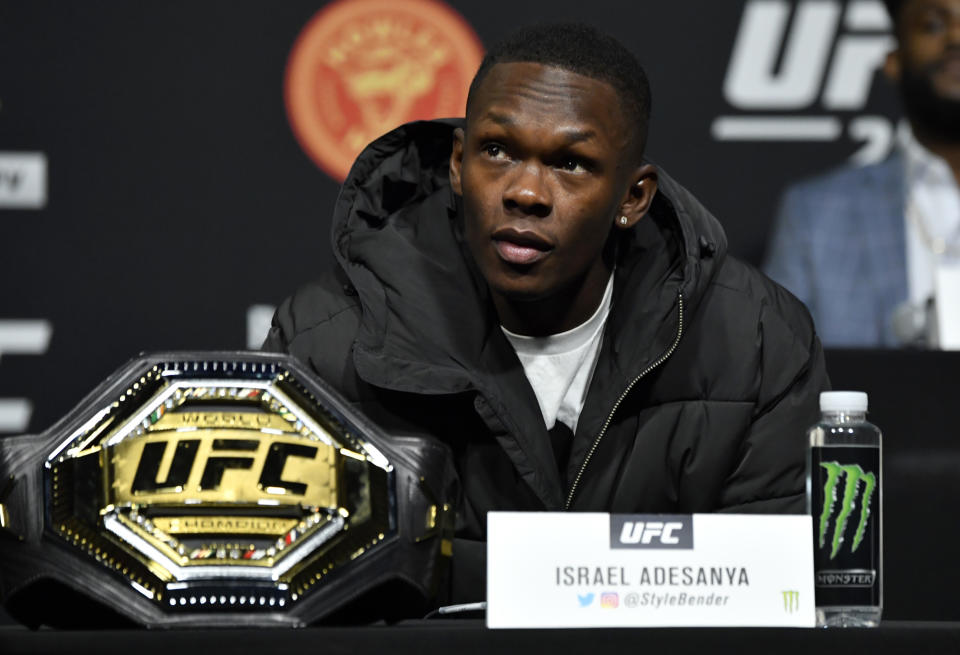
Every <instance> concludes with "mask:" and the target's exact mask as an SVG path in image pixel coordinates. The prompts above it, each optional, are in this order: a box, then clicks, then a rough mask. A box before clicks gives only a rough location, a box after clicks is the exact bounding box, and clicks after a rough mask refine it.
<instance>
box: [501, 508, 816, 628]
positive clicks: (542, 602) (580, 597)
mask: <svg viewBox="0 0 960 655" xmlns="http://www.w3.org/2000/svg"><path fill="white" fill-rule="evenodd" d="M811 521H812V519H811V517H809V516H783V515H744V514H693V515H689V514H686V515H659V514H592V513H591V514H587V513H561V512H491V513H489V514H488V515H487V626H488V627H491V628H588V627H639V626H646V627H678V626H702V627H708V626H768V627H769V626H786V627H813V626H814V595H813V594H814V592H813V537H812V535H813V526H812V522H811Z"/></svg>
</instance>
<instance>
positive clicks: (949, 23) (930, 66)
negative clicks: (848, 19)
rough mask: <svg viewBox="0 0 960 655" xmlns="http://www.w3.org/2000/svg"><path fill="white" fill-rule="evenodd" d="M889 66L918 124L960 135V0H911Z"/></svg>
mask: <svg viewBox="0 0 960 655" xmlns="http://www.w3.org/2000/svg"><path fill="white" fill-rule="evenodd" d="M897 31H898V37H899V47H898V48H897V50H895V51H894V52H892V53H890V55H889V56H888V57H887V62H886V65H885V67H884V68H885V71H886V73H887V75H888V76H889V77H890V78H892V79H893V80H894V81H895V82H897V83H898V85H899V86H900V96H901V98H902V100H903V104H904V108H905V109H906V112H907V115H908V116H909V118H910V122H911V124H912V125H913V126H914V129H915V130H920V132H924V133H926V134H928V135H930V136H934V137H937V138H940V139H944V140H949V141H957V140H960V0H910V1H908V2H907V3H906V5H904V7H903V9H902V10H901V13H900V16H899V20H898V30H897Z"/></svg>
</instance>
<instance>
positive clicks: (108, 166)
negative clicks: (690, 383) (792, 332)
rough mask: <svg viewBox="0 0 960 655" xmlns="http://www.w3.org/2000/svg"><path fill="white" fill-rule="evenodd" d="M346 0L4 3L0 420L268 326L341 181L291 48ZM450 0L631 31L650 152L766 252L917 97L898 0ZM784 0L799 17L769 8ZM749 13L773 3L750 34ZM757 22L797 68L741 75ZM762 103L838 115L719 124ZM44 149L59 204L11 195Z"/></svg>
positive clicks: (472, 18)
mask: <svg viewBox="0 0 960 655" xmlns="http://www.w3.org/2000/svg"><path fill="white" fill-rule="evenodd" d="M398 1H399V0H398ZM325 4H326V3H324V2H320V1H317V0H309V1H308V0H284V2H268V1H267V0H206V1H204V2H195V1H192V0H191V1H188V0H165V1H164V2H151V3H142V2H128V1H127V0H109V1H108V0H102V1H97V2H94V1H87V2H72V1H68V0H63V1H62V2H53V1H51V0H41V1H34V0H31V1H27V0H19V1H17V0H2V2H0V273H2V279H3V282H2V287H0V288H2V292H0V414H2V413H3V411H5V410H4V408H5V407H6V408H7V409H6V411H7V412H8V413H7V415H6V416H7V419H6V422H5V424H4V425H0V432H3V431H6V432H20V431H39V430H42V429H44V428H45V427H47V426H48V425H49V424H51V423H52V422H53V421H54V420H55V419H56V418H58V417H59V416H61V415H62V414H63V413H65V412H66V411H67V410H68V409H69V408H70V407H71V406H72V405H73V404H74V403H76V402H77V401H78V400H79V399H80V398H81V397H82V396H83V395H84V394H85V393H86V392H87V391H88V390H90V389H92V388H93V387H94V386H95V384H96V383H97V382H98V381H99V380H101V379H102V378H104V377H105V376H106V375H107V374H108V373H110V372H111V371H112V370H114V369H115V368H116V367H118V366H119V365H120V364H121V363H122V362H123V361H125V360H126V359H127V358H129V357H131V356H132V355H134V354H136V353H137V352H138V351H142V350H159V349H188V348H189V349H207V348H222V349H237V348H243V347H246V346H247V344H248V343H256V342H258V341H259V339H260V330H262V326H261V327H259V328H249V329H248V318H251V317H255V316H256V315H257V314H256V311H253V312H251V307H253V306H256V305H266V306H272V305H275V304H277V303H278V302H279V301H280V300H281V299H282V298H283V297H284V296H286V295H287V294H289V293H290V292H291V291H292V290H293V289H294V288H296V287H297V286H298V285H299V284H301V283H303V282H304V281H306V280H308V279H310V278H312V277H315V276H316V275H317V274H318V272H319V271H321V270H323V269H324V268H326V267H327V266H328V264H329V262H330V261H331V256H330V254H329V246H328V229H329V214H330V209H331V207H332V204H333V201H334V199H335V196H336V193H337V188H338V186H337V182H336V181H335V180H333V179H331V178H330V177H328V176H327V175H326V174H325V173H324V172H322V171H321V170H320V169H319V168H318V167H317V166H316V165H315V164H314V163H313V161H312V160H311V159H310V158H309V157H308V156H307V155H306V154H305V153H304V151H303V150H301V148H300V146H299V145H298V143H297V141H296V139H295V138H294V136H293V134H292V131H291V129H290V126H289V123H288V120H287V116H286V112H285V109H284V98H283V79H284V70H285V66H286V63H287V59H288V56H289V54H290V51H291V47H292V45H293V43H294V41H295V39H296V37H297V35H298V34H299V33H300V31H301V30H302V29H303V27H304V26H305V25H306V24H307V22H308V21H309V19H310V18H311V17H312V16H313V15H314V14H315V13H316V12H317V11H318V10H319V9H321V8H322V7H323V6H324V5H325ZM448 4H449V5H450V6H451V7H453V8H454V9H455V10H456V11H457V12H459V13H460V14H461V15H462V16H463V17H464V19H465V20H466V21H467V23H469V24H470V25H471V26H472V28H473V29H474V30H475V31H476V33H477V34H478V36H479V38H480V39H481V41H483V42H484V43H490V42H492V41H494V40H496V39H498V38H499V37H501V36H503V35H504V34H506V33H507V32H508V31H509V30H511V29H512V28H513V27H514V26H516V25H517V24H522V23H529V22H534V21H538V20H567V19H573V20H582V21H587V22H590V23H593V24H595V25H597V26H598V27H600V28H601V29H604V30H606V31H608V32H610V33H612V34H613V35H615V36H616V37H618V38H619V39H621V40H622V41H623V42H624V43H626V44H627V45H628V46H629V47H630V48H631V49H633V50H634V51H635V52H636V53H637V55H638V56H639V57H640V58H641V61H643V62H644V65H645V67H646V68H647V70H648V72H649V76H650V79H651V83H652V87H653V94H654V103H653V121H652V136H651V139H650V144H649V148H648V153H649V156H650V157H651V158H652V159H654V160H655V161H656V162H657V163H659V164H660V165H662V166H663V167H664V168H665V169H667V170H668V171H669V172H670V173H671V174H672V175H673V176H674V177H676V178H678V179H679V180H681V181H682V182H683V183H684V184H685V185H686V186H688V187H689V188H690V189H692V190H693V191H694V193H696V194H697V195H698V196H699V197H700V199H701V200H702V201H703V202H704V203H705V204H706V205H707V206H708V207H710V208H711V209H712V210H713V211H714V213H715V214H716V215H717V216H718V217H719V218H720V219H721V221H722V222H723V224H724V226H725V228H726V230H727V233H728V236H729V239H730V243H731V249H732V251H733V252H734V253H736V254H738V255H740V256H741V257H743V258H745V259H747V260H748V261H751V262H753V263H759V261H760V259H761V256H762V251H763V247H764V244H765V241H766V238H767V234H768V231H769V225H770V221H771V218H772V214H773V212H774V210H775V205H776V200H777V197H778V195H779V193H780V192H781V190H782V189H783V187H784V185H785V184H786V183H788V181H790V180H794V179H797V178H799V177H802V176H805V175H809V174H811V173H814V172H817V171H820V170H822V169H824V168H827V167H829V166H833V165H837V164H840V163H843V162H845V161H846V160H848V159H849V158H850V157H851V156H852V155H855V154H856V153H858V152H860V151H861V148H862V147H863V143H862V142H861V141H862V139H861V140H858V139H855V138H852V137H851V136H850V132H851V131H856V130H855V129H854V127H853V126H854V125H856V121H857V119H858V118H859V117H862V116H879V117H881V120H879V122H877V121H874V123H875V124H877V125H879V128H876V129H875V134H876V135H877V139H878V141H877V142H876V143H874V145H873V146H872V147H873V149H874V150H875V152H874V153H873V156H877V155H878V154H882V152H883V151H884V143H883V138H882V137H883V136H884V130H885V129H887V128H889V126H890V125H891V122H890V121H889V120H887V119H884V118H882V117H889V116H892V115H894V114H895V112H896V108H895V101H894V93H893V92H892V90H891V89H889V88H888V86H887V85H886V84H885V82H883V80H882V79H881V78H880V76H879V74H877V75H874V73H873V71H874V69H875V68H876V66H875V64H876V61H874V60H870V59H869V57H868V53H869V52H874V54H875V53H876V51H877V50H878V49H883V48H885V47H886V46H887V45H889V39H890V37H889V30H888V27H887V26H886V25H885V15H884V14H883V12H882V9H881V7H882V4H881V3H880V2H879V1H878V0H855V1H854V0H850V1H845V0H833V1H831V0H826V1H825V2H824V1H820V2H810V1H809V0H795V1H793V2H787V1H786V0H783V1H782V2H781V1H779V0H723V1H722V2H718V1H717V0H677V1H674V2H652V1H650V2H634V3H624V2H620V1H616V0H593V1H592V2H590V3H584V2H581V1H572V0H553V1H552V2H516V1H515V0H485V1H484V2H467V1H450V2H448ZM781 9H783V10H786V11H788V14H786V15H784V16H782V18H784V19H785V20H786V22H784V23H783V24H782V25H781V26H786V28H787V30H785V31H784V30H780V31H778V30H776V29H772V28H771V25H773V26H776V25H780V24H779V23H776V20H778V18H777V17H778V16H779V14H778V12H779V11H780V10H781ZM747 14H750V15H751V16H753V19H756V20H758V21H760V22H758V23H757V25H758V26H760V28H762V27H763V26H762V25H761V22H762V20H761V19H765V20H767V21H774V22H773V23H770V22H768V23H767V24H766V28H763V29H760V28H758V31H757V32H756V33H754V34H753V36H754V37H755V38H753V39H752V40H751V39H748V38H747V36H748V35H747V22H746V21H745V16H746V15H747ZM803 29H807V30H810V31H809V32H807V33H803V32H802V30H803ZM738 34H739V36H740V41H741V43H740V45H741V46H742V47H744V48H746V49H745V50H744V52H745V53H746V54H745V58H744V60H743V61H744V62H745V63H746V64H749V63H750V62H754V63H756V62H757V61H767V60H766V59H764V53H763V51H762V46H763V43H762V41H763V38H762V37H763V35H764V34H766V35H771V37H770V38H772V39H775V40H776V44H775V45H777V47H776V48H775V49H774V50H773V51H771V53H770V54H771V57H770V58H769V62H768V63H769V65H770V66H769V67H772V68H771V71H772V73H773V74H774V75H776V74H778V71H779V72H780V74H782V76H787V74H788V73H789V74H791V75H794V74H795V75H796V77H795V78H792V79H794V82H795V83H793V84H792V86H791V85H789V84H788V85H786V86H784V87H782V88H775V85H767V87H764V86H763V84H760V83H756V84H753V85H752V86H751V85H750V83H749V82H750V80H749V79H746V81H744V79H745V78H749V74H748V73H749V71H747V72H746V73H744V76H745V78H744V79H739V78H738V79H739V82H736V80H734V82H735V83H731V85H732V86H731V85H728V86H727V87H725V80H727V79H728V73H729V72H730V68H731V58H732V53H733V52H734V50H735V44H736V43H737V42H738ZM786 34H792V35H794V36H796V40H797V43H796V44H793V45H798V44H799V45H800V46H801V47H797V48H796V49H795V50H796V51H795V52H794V51H793V50H791V47H790V45H791V44H790V42H789V39H786V38H783V37H784V35H786ZM782 41H784V42H786V43H787V46H788V47H787V48H783V47H780V45H779V44H780V42H782ZM747 46H749V48H748V47H747ZM750 48H752V50H751V49H750ZM821 56H822V57H821ZM858 58H859V59H858ZM865 58H866V59H865ZM874 59H875V57H874ZM858 62H860V63H859V64H858ZM864 62H865V63H864ZM821 63H822V66H821ZM858 66H859V68H858ZM747 68H749V66H747ZM788 69H789V70H788ZM860 69H863V70H866V71H867V73H868V74H869V75H868V76H867V77H866V78H865V79H866V82H867V84H866V85H865V86H864V88H863V89H862V92H861V91H858V90H857V86H856V84H855V82H856V79H857V77H856V75H855V74H854V75H853V76H852V77H851V76H850V71H851V70H853V71H854V73H855V72H856V71H857V70H860ZM745 70H746V69H745ZM804 71H806V72H808V73H809V72H810V71H812V73H810V75H809V76H807V77H804V75H805V72H804ZM740 72H741V73H743V72H744V71H740ZM844 74H847V76H846V77H844ZM838 76H839V77H838ZM742 77H743V76H742ZM834 77H836V79H835V80H833V78H834ZM861 77H863V76H861ZM754 78H756V76H754ZM831 80H833V81H832V82H831ZM755 81H756V80H755ZM761 82H762V80H761ZM758 84H759V86H758ZM831 85H832V86H831ZM800 87H803V88H800ZM764 88H766V90H764ZM831 88H832V89H833V91H832V92H831V91H830V89H831ZM837 89H840V91H842V92H841V93H839V95H838V94H837ZM831 93H833V96H831ZM834 96H836V97H834ZM838 97H839V99H837V98H838ZM831 98H832V99H831ZM757 115H762V116H768V117H769V116H773V117H784V116H790V117H794V116H797V115H800V116H805V117H807V118H812V119H814V120H815V121H821V123H820V124H819V125H820V127H818V128H815V129H818V130H819V129H821V128H822V127H823V121H826V130H827V132H829V131H830V129H831V125H832V126H833V128H832V129H835V130H836V131H837V134H836V135H830V134H827V135H826V136H823V135H821V136H820V137H816V136H815V137H811V138H801V137H799V136H798V135H797V134H796V133H795V132H794V133H792V135H789V134H788V135H787V136H781V137H776V138H774V139H772V140H742V139H740V138H733V139H730V138H719V136H718V135H720V133H721V132H722V131H723V129H724V128H723V127H722V125H723V124H724V123H723V121H722V120H721V121H720V122H718V118H720V117H728V118H729V117H734V118H744V117H750V116H757ZM748 127H749V126H748ZM25 152H26V153H42V154H43V155H44V157H45V159H46V162H47V175H46V184H47V192H46V199H45V202H44V203H43V204H42V206H38V207H33V208H26V209H24V208H16V207H11V206H9V203H8V204H6V205H5V204H4V202H3V198H4V196H3V193H4V188H3V184H4V174H5V169H4V166H5V163H7V162H8V160H7V159H5V157H6V156H9V155H10V154H17V153H25ZM268 312H269V310H268V309H263V310H261V311H260V316H261V317H262V316H264V315H267V313H268ZM24 321H26V322H24ZM48 337H49V338H48ZM11 401H12V402H13V403H14V404H16V407H17V408H18V409H16V411H14V412H13V414H16V412H17V411H19V412H20V415H21V417H20V418H19V419H17V418H16V417H15V416H14V418H11V416H12V415H11V414H10V411H11V410H10V409H9V408H10V402H11ZM24 401H26V403H28V404H24ZM4 402H6V403H7V404H6V405H4ZM17 403H19V404H17ZM31 409H32V412H31V411H29V410H31ZM0 418H2V416H0ZM0 423H4V421H0Z"/></svg>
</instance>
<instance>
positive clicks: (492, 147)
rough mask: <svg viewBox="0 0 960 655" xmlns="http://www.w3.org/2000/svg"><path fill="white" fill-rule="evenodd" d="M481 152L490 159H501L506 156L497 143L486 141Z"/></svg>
mask: <svg viewBox="0 0 960 655" xmlns="http://www.w3.org/2000/svg"><path fill="white" fill-rule="evenodd" d="M483 154H485V155H486V156H487V157H490V158H491V159H503V158H505V157H506V156H507V153H506V151H505V150H504V149H503V146H501V145H500V144H499V143H488V144H486V145H485V146H483Z"/></svg>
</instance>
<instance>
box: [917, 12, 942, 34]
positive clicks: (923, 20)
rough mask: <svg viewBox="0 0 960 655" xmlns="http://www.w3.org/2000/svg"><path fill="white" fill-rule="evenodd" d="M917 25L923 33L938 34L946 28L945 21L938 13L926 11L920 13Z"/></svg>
mask: <svg viewBox="0 0 960 655" xmlns="http://www.w3.org/2000/svg"><path fill="white" fill-rule="evenodd" d="M919 27H920V30H921V31H922V32H924V33H925V34H939V33H940V32H942V31H944V29H945V28H946V21H945V20H944V19H943V17H942V16H940V15H939V14H936V13H926V14H923V15H921V17H920V20H919Z"/></svg>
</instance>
